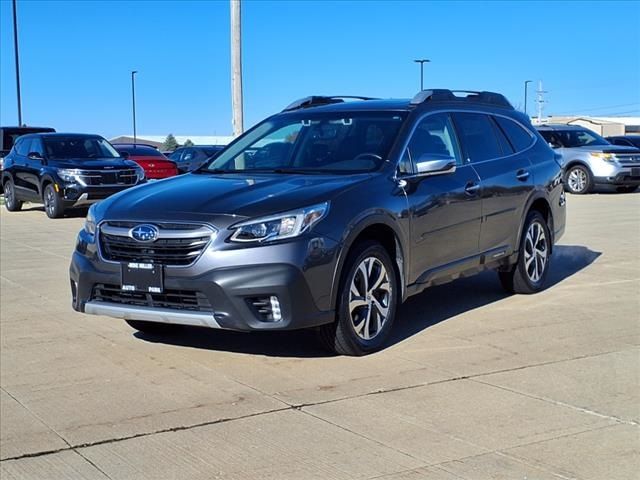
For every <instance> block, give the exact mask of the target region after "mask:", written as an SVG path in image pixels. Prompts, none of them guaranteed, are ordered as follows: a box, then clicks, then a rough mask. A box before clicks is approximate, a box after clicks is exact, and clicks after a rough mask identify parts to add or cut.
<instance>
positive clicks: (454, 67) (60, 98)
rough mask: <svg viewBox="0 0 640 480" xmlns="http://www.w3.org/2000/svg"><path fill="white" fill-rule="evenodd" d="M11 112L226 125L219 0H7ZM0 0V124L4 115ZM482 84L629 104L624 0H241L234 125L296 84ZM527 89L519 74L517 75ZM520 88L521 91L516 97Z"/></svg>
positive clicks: (557, 108) (638, 96)
mask: <svg viewBox="0 0 640 480" xmlns="http://www.w3.org/2000/svg"><path fill="white" fill-rule="evenodd" d="M18 15H19V35H20V37H19V39H20V56H21V75H22V95H23V105H22V108H23V118H24V121H25V122H26V123H28V124H31V125H45V126H53V127H55V128H57V129H58V130H61V131H74V132H91V133H99V134H102V135H105V136H107V137H110V136H115V135H118V134H124V133H130V132H131V131H132V128H131V96H130V95H131V93H130V88H131V86H130V73H129V72H130V71H131V70H138V71H139V72H140V73H139V74H138V77H137V107H138V108H137V116H138V133H139V134H145V133H146V134H157V135H165V134H167V133H169V132H172V133H174V134H176V135H177V134H181V135H182V134H190V135H213V134H217V135H226V134H229V133H230V132H231V95H230V74H229V59H230V54H229V3H228V1H226V0H223V1H204V0H202V1H168V0H167V1H151V0H147V1H129V2H125V1H109V2H103V1H79V0H78V1H66V2H58V1H53V0H51V1H34V0H18ZM12 35H13V30H12V25H11V2H10V1H8V0H0V44H1V45H2V48H1V49H0V52H1V53H0V55H1V56H0V123H1V124H3V125H7V124H16V123H17V113H16V111H17V109H16V100H15V79H14V64H13V48H12ZM421 57H423V58H424V57H426V58H430V59H431V60H432V63H431V64H427V65H426V66H425V86H427V87H445V88H458V89H474V90H476V89H477V90H482V89H485V90H495V91H500V92H502V93H504V94H506V95H507V96H508V97H509V99H510V100H511V101H512V103H513V104H514V105H516V106H521V105H522V104H523V82H524V80H534V81H535V83H534V85H536V86H537V81H538V80H539V79H542V80H543V81H544V89H545V90H548V91H549V93H548V94H547V95H546V99H547V101H548V103H547V105H546V109H545V113H548V114H552V115H553V114H572V113H584V114H594V115H595V114H598V115H605V114H621V115H640V2H637V1H636V2H631V1H628V2H604V1H603V2H580V1H571V2H549V3H546V2H419V1H410V2H392V1H379V2H365V1H354V2H346V1H345V2H330V1H324V2H315V1H296V2H270V1H245V2H244V3H243V65H244V91H245V127H248V126H250V125H252V124H254V123H256V122H257V121H259V120H261V119H262V118H264V117H265V116H267V115H269V114H272V113H274V112H276V111H278V110H280V109H282V108H283V107H284V106H285V105H287V104H288V103H290V102H291V101H292V100H294V99H296V98H299V97H303V96H307V95H310V94H343V95H347V94H351V95H358V94H360V95H368V96H379V97H410V96H412V95H413V94H414V93H416V92H417V90H418V89H419V70H418V66H417V65H416V64H414V63H413V62H412V59H414V58H421ZM530 90H532V89H530ZM533 100H534V94H533V93H531V95H530V97H529V109H530V112H531V110H532V108H533V107H534V105H533Z"/></svg>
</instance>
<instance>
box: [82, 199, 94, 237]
mask: <svg viewBox="0 0 640 480" xmlns="http://www.w3.org/2000/svg"><path fill="white" fill-rule="evenodd" d="M95 207H96V204H95V203H94V204H93V205H91V206H90V207H89V212H88V213H87V218H85V220H84V229H85V231H86V232H87V233H88V234H90V235H95V234H96V216H95Z"/></svg>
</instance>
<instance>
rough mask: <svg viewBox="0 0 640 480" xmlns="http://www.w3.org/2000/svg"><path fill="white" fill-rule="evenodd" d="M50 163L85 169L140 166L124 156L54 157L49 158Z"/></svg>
mask: <svg viewBox="0 0 640 480" xmlns="http://www.w3.org/2000/svg"><path fill="white" fill-rule="evenodd" d="M49 165H50V166H52V167H55V168H80V169H84V170H103V169H104V170H111V169H116V168H132V167H137V166H138V164H137V163H135V162H132V161H130V160H125V159H124V158H63V159H57V158H54V159H51V160H49Z"/></svg>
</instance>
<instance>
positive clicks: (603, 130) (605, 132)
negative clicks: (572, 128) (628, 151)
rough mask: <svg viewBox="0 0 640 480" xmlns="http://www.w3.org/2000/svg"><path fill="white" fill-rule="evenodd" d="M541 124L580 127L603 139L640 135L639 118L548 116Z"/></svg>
mask: <svg viewBox="0 0 640 480" xmlns="http://www.w3.org/2000/svg"><path fill="white" fill-rule="evenodd" d="M542 123H543V124H544V123H566V124H568V125H580V126H581V127H585V128H588V129H589V130H592V131H594V132H596V133H598V134H600V135H602V136H603V137H608V136H613V135H628V134H640V117H589V116H549V117H547V118H544V119H543V120H542Z"/></svg>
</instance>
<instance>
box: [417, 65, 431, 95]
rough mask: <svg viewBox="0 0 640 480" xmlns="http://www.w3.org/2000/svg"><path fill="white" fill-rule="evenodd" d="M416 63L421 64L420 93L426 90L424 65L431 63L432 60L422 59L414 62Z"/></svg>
mask: <svg viewBox="0 0 640 480" xmlns="http://www.w3.org/2000/svg"><path fill="white" fill-rule="evenodd" d="M414 62H416V63H419V64H420V91H422V90H424V64H425V63H430V62H431V60H428V59H426V58H420V59H418V60H414Z"/></svg>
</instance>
